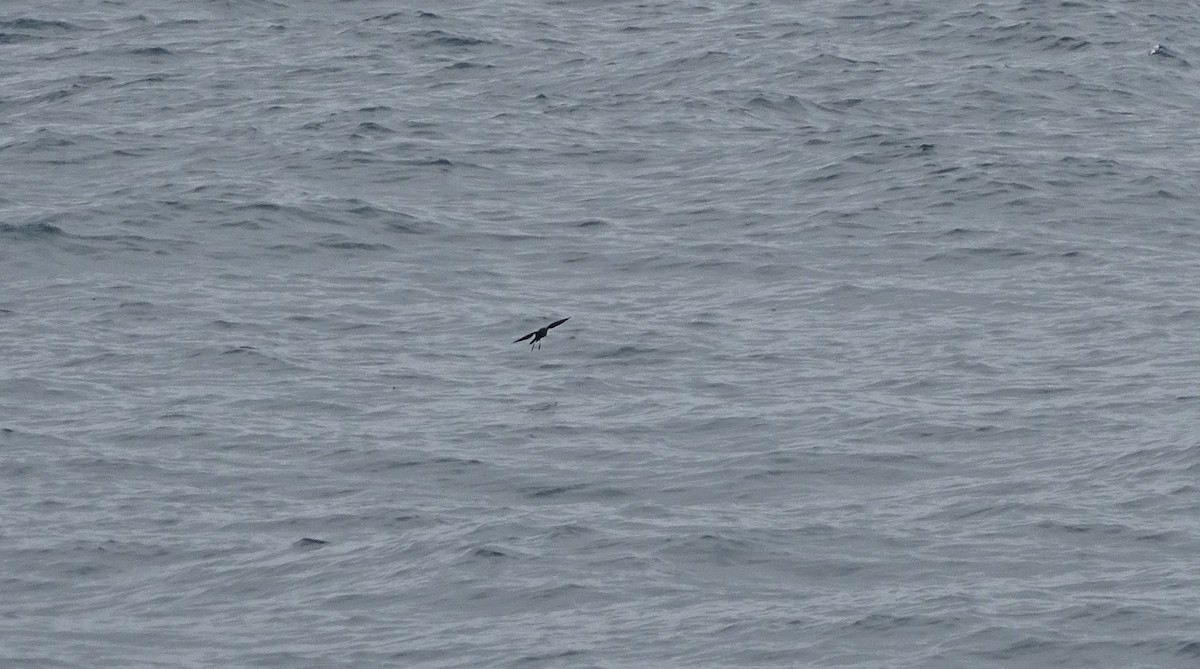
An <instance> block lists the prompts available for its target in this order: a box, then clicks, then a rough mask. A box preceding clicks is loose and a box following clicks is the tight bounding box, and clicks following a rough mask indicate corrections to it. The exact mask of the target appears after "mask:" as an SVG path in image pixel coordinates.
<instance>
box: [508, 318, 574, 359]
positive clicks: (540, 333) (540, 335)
mask: <svg viewBox="0 0 1200 669" xmlns="http://www.w3.org/2000/svg"><path fill="white" fill-rule="evenodd" d="M569 320H571V317H570V316H567V317H566V318H564V319H562V320H561V321H554V322H553V323H551V324H549V325H547V326H546V327H544V328H542V329H541V330H535V331H533V332H530V333H529V334H527V335H525V336H524V337H521V338H520V339H514V340H513V343H514V344H515V343H517V342H519V341H525V340H526V339H529V338H530V337H533V341H531V342H529V350H530V351H532V350H533V345H534V344H537V347H538V348H541V347H542V345H541V343H539V342H541V341H542V339H544V338H545V337H546V333H547V332H549V331H550V328H556V327H558V326H560V325H562V324H563V323H566V322H567V321H569Z"/></svg>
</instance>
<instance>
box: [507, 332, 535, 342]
mask: <svg viewBox="0 0 1200 669" xmlns="http://www.w3.org/2000/svg"><path fill="white" fill-rule="evenodd" d="M535 334H537V331H536V330H534V331H533V332H530V333H529V334H527V335H525V336H524V337H521V338H520V339H514V340H513V343H514V344H515V343H517V342H519V341H525V340H526V339H529V338H530V337H532V336H533V335H535Z"/></svg>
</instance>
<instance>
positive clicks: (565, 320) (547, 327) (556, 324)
mask: <svg viewBox="0 0 1200 669" xmlns="http://www.w3.org/2000/svg"><path fill="white" fill-rule="evenodd" d="M569 320H571V317H570V316H567V317H566V318H564V319H562V320H561V321H554V322H553V323H551V324H549V325H547V326H546V329H547V330H549V329H550V328H556V327H558V326H560V325H562V324H563V323H566V322H567V321H569Z"/></svg>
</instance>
